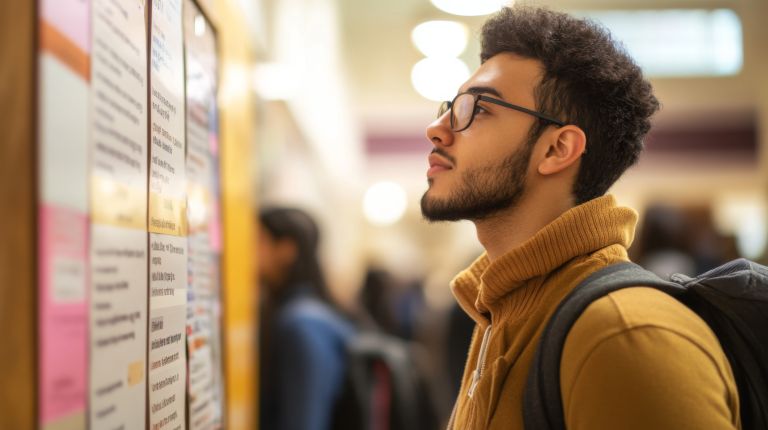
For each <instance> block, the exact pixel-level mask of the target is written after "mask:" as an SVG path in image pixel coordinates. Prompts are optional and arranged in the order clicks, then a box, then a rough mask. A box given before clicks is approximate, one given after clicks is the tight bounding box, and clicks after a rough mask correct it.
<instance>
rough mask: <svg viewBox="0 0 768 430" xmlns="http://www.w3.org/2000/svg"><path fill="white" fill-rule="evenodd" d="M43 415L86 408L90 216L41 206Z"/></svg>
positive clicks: (61, 414)
mask: <svg viewBox="0 0 768 430" xmlns="http://www.w3.org/2000/svg"><path fill="white" fill-rule="evenodd" d="M39 219H40V226H39V227H40V237H39V245H40V266H39V267H40V269H39V270H40V273H39V277H40V299H39V300H40V338H39V341H40V416H41V423H42V424H43V425H45V424H48V423H50V422H52V421H56V420H59V419H62V418H66V417H68V416H70V415H73V414H75V413H80V414H82V413H84V411H85V400H86V394H87V384H86V382H87V381H86V371H87V364H88V362H87V359H88V357H87V352H88V338H87V335H88V333H87V328H88V318H87V300H86V299H87V298H86V291H87V284H88V273H89V271H88V248H87V244H88V219H87V217H86V216H85V215H84V214H82V213H80V212H79V211H76V210H72V209H65V208H60V207H55V206H53V205H45V204H43V205H42V206H41V208H40V218H39Z"/></svg>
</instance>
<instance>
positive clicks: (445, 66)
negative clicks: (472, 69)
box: [411, 57, 469, 102]
mask: <svg viewBox="0 0 768 430" xmlns="http://www.w3.org/2000/svg"><path fill="white" fill-rule="evenodd" d="M467 79H469V67H467V65H466V63H464V62H463V61H461V60H459V59H458V58H447V57H430V58H425V59H423V60H421V61H419V62H418V63H416V64H415V65H414V66H413V69H412V70H411V83H413V87H414V88H415V89H416V91H418V93H419V94H421V95H422V96H424V97H426V98H428V99H429V100H433V101H438V102H439V101H444V100H451V99H453V97H454V96H455V95H456V92H457V90H458V89H459V87H460V86H461V84H463V83H464V82H465V81H466V80H467Z"/></svg>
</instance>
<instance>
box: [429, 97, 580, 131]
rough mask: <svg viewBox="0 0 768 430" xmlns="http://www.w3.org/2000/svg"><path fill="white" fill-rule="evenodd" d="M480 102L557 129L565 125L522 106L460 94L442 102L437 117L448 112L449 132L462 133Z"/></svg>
mask: <svg viewBox="0 0 768 430" xmlns="http://www.w3.org/2000/svg"><path fill="white" fill-rule="evenodd" d="M480 100H482V101H485V102H488V103H493V104H497V105H499V106H504V107H506V108H510V109H514V110H516V111H520V112H523V113H527V114H528V115H533V116H535V117H536V118H539V119H542V120H544V121H547V122H551V123H552V124H556V125H557V126H559V127H562V126H564V125H565V123H564V122H562V121H560V120H557V119H555V118H552V117H551V116H549V115H545V114H543V113H540V112H536V111H534V110H530V109H526V108H524V107H522V106H518V105H513V104H511V103H507V102H505V101H504V100H499V99H496V98H493V97H488V96H484V95H481V94H473V93H460V94H458V95H457V96H456V97H454V98H453V100H452V101H444V102H442V103H440V109H439V110H438V111H437V117H438V118H440V117H441V116H443V115H444V114H445V113H446V112H448V111H449V110H450V111H451V130H453V131H464V130H466V129H468V128H469V126H470V125H472V121H474V119H475V114H476V113H477V103H478V102H479V101H480Z"/></svg>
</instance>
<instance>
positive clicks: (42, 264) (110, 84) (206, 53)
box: [34, 0, 256, 430]
mask: <svg viewBox="0 0 768 430" xmlns="http://www.w3.org/2000/svg"><path fill="white" fill-rule="evenodd" d="M216 17H222V18H223V17H227V19H231V21H227V22H228V25H227V26H226V27H220V26H217V24H216ZM218 28H221V29H222V31H221V32H220V31H217V29H218ZM37 29H38V33H39V38H38V46H37V50H36V51H37V54H36V62H37V64H36V67H37V74H36V76H37V77H36V80H37V81H36V85H37V91H36V103H37V106H38V109H37V115H36V119H35V122H36V126H35V128H36V133H37V139H36V141H37V144H36V148H34V151H35V153H36V154H37V156H36V160H37V166H36V171H37V174H36V176H37V178H36V179H37V181H36V182H37V204H36V219H37V222H36V227H37V232H36V253H37V255H36V261H37V268H36V275H37V281H36V284H37V286H36V291H37V302H38V303H37V313H36V314H37V336H36V338H37V348H36V349H37V351H36V356H37V378H36V386H37V390H36V391H37V396H36V397H37V398H36V410H37V413H36V415H37V425H38V427H40V428H43V429H46V430H58V429H85V428H126V429H128V428H130V429H138V428H148V429H153V430H160V429H187V428H189V429H218V428H223V427H225V426H226V427H227V428H251V427H253V425H254V422H255V418H254V413H253V408H254V405H255V403H256V402H255V400H254V392H255V389H254V382H253V375H254V374H255V372H254V371H253V369H254V367H255V357H254V356H255V354H254V353H253V350H254V347H253V342H254V341H255V337H254V336H253V333H254V332H255V325H254V324H255V323H254V321H255V312H253V310H254V309H253V308H254V307H255V306H254V304H255V300H253V297H252V295H253V293H252V292H251V291H252V288H251V285H253V282H252V269H251V266H252V260H251V259H250V258H249V257H248V256H249V255H250V254H251V248H250V247H251V246H252V244H251V243H250V241H249V238H250V234H249V232H250V228H252V227H251V222H252V210H253V207H252V204H251V202H250V198H251V193H250V190H249V189H248V185H247V184H250V181H248V180H247V177H248V175H249V166H248V165H247V163H244V162H243V160H246V162H247V160H248V159H249V158H250V157H249V156H248V152H249V150H250V143H251V142H250V140H249V137H250V135H251V127H252V125H251V124H252V118H251V117H250V112H251V106H250V103H251V100H250V98H249V97H248V94H249V93H248V87H247V84H246V87H245V88H242V91H241V94H242V95H240V96H234V97H232V96H231V97H227V98H224V99H222V95H221V89H222V87H224V89H227V88H229V89H230V90H231V89H232V86H233V85H234V86H235V87H236V86H237V85H238V84H239V85H242V81H241V80H238V79H237V76H236V75H232V72H231V70H238V67H247V65H248V64H249V55H250V52H249V51H248V47H247V45H248V44H247V43H243V39H239V40H238V38H240V37H243V35H244V34H245V33H246V32H245V30H244V24H243V23H242V21H240V20H239V19H238V17H237V7H236V5H235V4H232V3H230V2H229V1H226V0H224V1H220V2H217V3H216V5H215V8H214V6H213V5H211V4H210V2H204V3H201V4H198V3H196V2H194V1H192V0H162V1H160V0H154V1H153V0H130V1H121V2H115V1H111V0H89V1H86V0H39V2H38V10H37ZM243 46H245V48H243ZM244 179H245V180H244ZM244 184H245V185H244ZM225 334H226V336H225Z"/></svg>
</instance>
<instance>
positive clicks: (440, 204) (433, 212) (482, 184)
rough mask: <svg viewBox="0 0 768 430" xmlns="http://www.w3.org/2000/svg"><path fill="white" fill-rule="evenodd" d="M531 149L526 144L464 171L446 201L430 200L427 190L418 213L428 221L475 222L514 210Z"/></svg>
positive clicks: (530, 144)
mask: <svg viewBox="0 0 768 430" xmlns="http://www.w3.org/2000/svg"><path fill="white" fill-rule="evenodd" d="M533 147H534V145H533V144H532V142H525V144H524V145H523V146H522V147H521V148H520V149H518V150H517V151H515V152H513V153H512V154H510V155H509V156H508V157H506V158H505V159H503V160H501V162H499V163H498V164H495V165H490V166H485V167H479V168H474V169H472V170H468V171H466V172H464V173H463V174H462V176H461V183H460V185H459V186H458V188H456V189H455V190H453V191H452V192H451V193H450V195H449V196H448V197H447V198H445V199H437V198H432V197H430V196H429V190H427V191H426V192H425V193H424V195H423V196H422V197H421V214H422V215H423V216H424V218H426V219H427V220H428V221H459V220H470V221H476V220H481V219H485V218H489V217H491V216H493V215H494V214H496V213H498V212H500V211H502V210H505V209H508V208H511V207H514V206H515V205H516V204H517V203H518V202H519V201H520V198H521V197H522V195H523V192H524V190H525V175H526V173H527V169H528V163H529V161H530V158H531V153H532V152H533ZM431 184H432V182H431V181H430V187H431Z"/></svg>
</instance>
